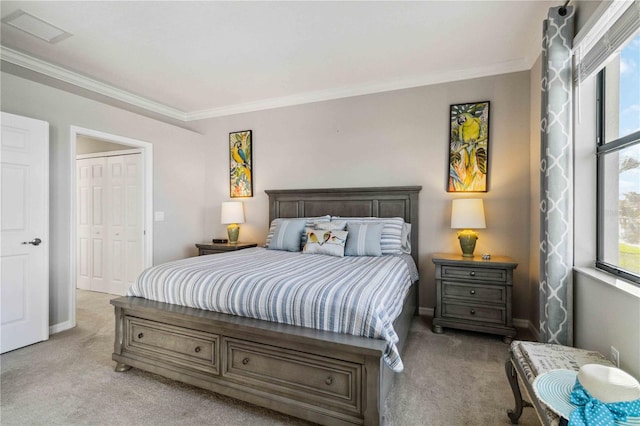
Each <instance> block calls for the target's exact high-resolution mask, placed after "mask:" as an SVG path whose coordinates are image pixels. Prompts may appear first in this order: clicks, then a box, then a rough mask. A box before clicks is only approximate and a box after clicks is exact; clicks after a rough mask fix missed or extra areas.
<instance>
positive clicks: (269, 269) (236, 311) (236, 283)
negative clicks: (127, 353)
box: [127, 248, 418, 371]
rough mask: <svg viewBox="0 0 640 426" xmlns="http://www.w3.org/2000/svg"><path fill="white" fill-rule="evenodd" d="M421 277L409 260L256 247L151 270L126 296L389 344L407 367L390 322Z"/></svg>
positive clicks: (392, 355) (394, 360)
mask: <svg viewBox="0 0 640 426" xmlns="http://www.w3.org/2000/svg"><path fill="white" fill-rule="evenodd" d="M417 279H418V272H417V268H416V266H415V263H414V262H413V259H412V258H411V256H409V255H399V256H392V255H389V256H381V257H333V256H326V255H318V254H303V253H300V252H297V253H292V252H286V251H277V250H267V249H264V248H253V249H246V250H239V251H236V252H230V253H225V254H216V255H211V256H199V257H192V258H188V259H182V260H178V261H175V262H169V263H165V264H162V265H157V266H153V267H151V268H149V269H147V270H145V271H144V272H143V273H142V274H141V275H140V277H139V278H138V280H137V282H136V283H135V284H134V285H133V286H131V288H130V289H129V292H128V294H127V295H128V296H137V297H143V298H145V299H150V300H155V301H159V302H166V303H172V304H176V305H182V306H189V307H192V308H198V309H206V310H210V311H216V312H222V313H226V314H232V315H239V316H244V317H251V318H257V319H261V320H266V321H273V322H279V323H285V324H292V325H297V326H301V327H311V328H315V329H320V330H326V331H333V332H337V333H346V334H353V335H356V336H365V337H372V338H377V339H384V340H386V342H387V348H386V350H385V352H384V355H383V359H384V361H385V362H386V363H387V365H389V367H390V368H391V369H392V370H394V371H402V369H403V365H402V360H401V359H400V355H399V353H398V350H397V348H396V343H397V342H398V336H397V334H396V332H395V330H394V329H393V321H394V320H395V319H396V317H397V316H398V315H400V312H401V311H402V306H403V301H404V298H405V296H406V295H407V292H408V291H409V288H410V287H411V284H412V283H413V282H415V281H416V280H417Z"/></svg>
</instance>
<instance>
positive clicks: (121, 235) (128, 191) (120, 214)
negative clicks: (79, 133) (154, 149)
mask: <svg viewBox="0 0 640 426" xmlns="http://www.w3.org/2000/svg"><path fill="white" fill-rule="evenodd" d="M140 165H141V155H140V154H134V155H123V156H117V157H108V158H107V167H108V170H109V189H110V200H111V203H110V204H109V208H108V210H109V212H110V213H109V239H110V245H109V247H110V251H109V260H110V262H111V264H110V277H111V282H110V286H109V292H110V293H111V294H119V295H124V294H125V293H126V292H127V289H128V288H129V287H130V286H131V285H132V284H133V283H134V282H135V280H136V278H137V277H138V275H139V274H140V272H141V271H142V233H143V230H142V185H141V177H142V174H141V173H140Z"/></svg>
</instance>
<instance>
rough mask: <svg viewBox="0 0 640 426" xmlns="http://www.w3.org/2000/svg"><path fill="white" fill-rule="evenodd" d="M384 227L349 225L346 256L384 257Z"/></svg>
mask: <svg viewBox="0 0 640 426" xmlns="http://www.w3.org/2000/svg"><path fill="white" fill-rule="evenodd" d="M383 227H384V224H383V223H356V222H350V223H348V224H347V232H348V233H349V238H347V244H346V246H345V250H344V254H345V256H382V250H381V248H380V236H381V235H382V228H383Z"/></svg>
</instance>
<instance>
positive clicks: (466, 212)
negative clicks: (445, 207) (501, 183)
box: [451, 198, 486, 257]
mask: <svg viewBox="0 0 640 426" xmlns="http://www.w3.org/2000/svg"><path fill="white" fill-rule="evenodd" d="M451 228H452V229H462V231H460V232H458V239H459V240H460V248H461V249H462V257H473V250H475V248H476V240H477V239H478V233H477V232H475V231H472V228H473V229H484V228H486V225H485V222H484V205H483V203H482V199H480V198H463V199H459V200H453V203H452V205H451Z"/></svg>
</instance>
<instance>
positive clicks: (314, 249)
mask: <svg viewBox="0 0 640 426" xmlns="http://www.w3.org/2000/svg"><path fill="white" fill-rule="evenodd" d="M306 233H307V243H306V244H305V245H304V250H303V252H304V253H307V254H328V255H330V256H338V257H343V256H344V245H345V243H346V242H347V234H348V232H347V231H331V230H324V229H307V232H306Z"/></svg>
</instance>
